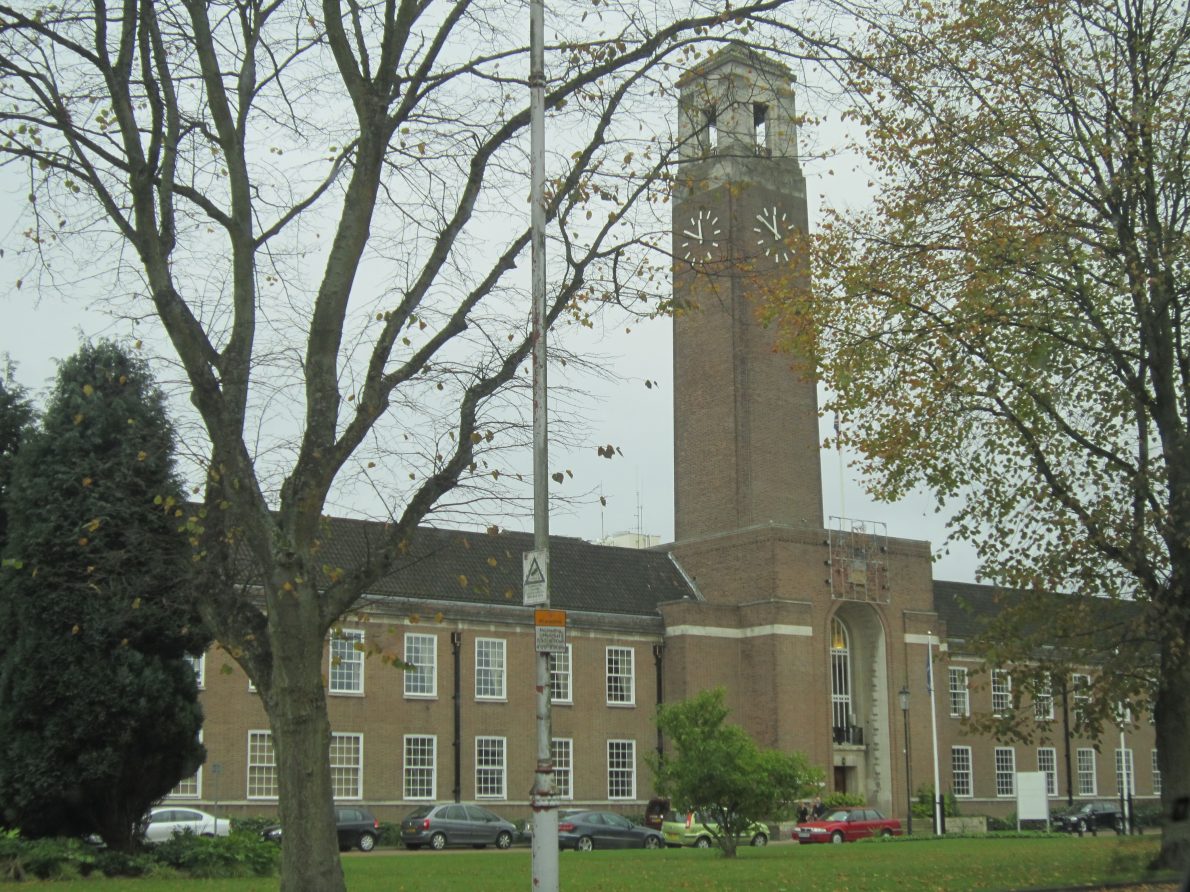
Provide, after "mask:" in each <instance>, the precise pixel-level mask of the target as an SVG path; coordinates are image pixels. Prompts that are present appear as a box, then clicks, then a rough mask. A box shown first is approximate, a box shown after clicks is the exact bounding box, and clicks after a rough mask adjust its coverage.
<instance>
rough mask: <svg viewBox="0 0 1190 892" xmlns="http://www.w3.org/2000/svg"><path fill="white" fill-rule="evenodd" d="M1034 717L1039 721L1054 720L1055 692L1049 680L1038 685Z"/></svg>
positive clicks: (1034, 699) (1035, 695) (1034, 702)
mask: <svg viewBox="0 0 1190 892" xmlns="http://www.w3.org/2000/svg"><path fill="white" fill-rule="evenodd" d="M1033 717H1034V718H1035V719H1037V721H1039V722H1052V721H1053V720H1054V694H1053V690H1052V688H1051V687H1050V683H1049V681H1048V680H1046V681H1045V682H1044V683H1042V684H1040V685H1039V686H1038V688H1037V693H1036V694H1034V696H1033Z"/></svg>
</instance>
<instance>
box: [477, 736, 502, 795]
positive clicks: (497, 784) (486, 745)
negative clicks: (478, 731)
mask: <svg viewBox="0 0 1190 892" xmlns="http://www.w3.org/2000/svg"><path fill="white" fill-rule="evenodd" d="M504 744H505V740H504V738H503V737H476V738H475V798H476V799H505V798H507V792H506V791H507V787H506V786H505V783H504V776H505V773H504Z"/></svg>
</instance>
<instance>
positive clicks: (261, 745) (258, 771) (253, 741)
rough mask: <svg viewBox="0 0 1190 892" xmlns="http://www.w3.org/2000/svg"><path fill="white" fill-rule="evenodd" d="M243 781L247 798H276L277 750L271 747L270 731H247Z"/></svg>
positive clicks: (271, 733) (271, 734) (271, 735)
mask: <svg viewBox="0 0 1190 892" xmlns="http://www.w3.org/2000/svg"><path fill="white" fill-rule="evenodd" d="M245 783H246V789H245V795H246V796H247V798H248V799H269V800H275V799H276V798H277V791H278V787H277V751H276V750H275V749H273V732H272V731H259V730H257V731H249V732H248V773H247V776H246V781H245Z"/></svg>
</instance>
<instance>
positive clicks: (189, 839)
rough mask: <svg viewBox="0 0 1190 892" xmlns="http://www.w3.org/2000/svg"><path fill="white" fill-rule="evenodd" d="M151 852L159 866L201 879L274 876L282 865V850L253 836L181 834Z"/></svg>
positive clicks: (258, 835)
mask: <svg viewBox="0 0 1190 892" xmlns="http://www.w3.org/2000/svg"><path fill="white" fill-rule="evenodd" d="M150 851H151V852H152V855H153V858H154V859H155V860H156V861H158V862H159V863H161V864H164V865H166V866H168V867H172V868H174V869H175V870H178V871H180V872H182V873H185V874H187V875H188V876H192V877H196V878H200V879H226V878H230V877H249V876H258V877H260V876H272V875H273V874H275V873H276V872H277V868H278V866H279V865H280V863H281V855H280V849H279V848H278V847H277V846H275V845H274V844H273V843H271V842H269V841H268V840H266V839H263V838H262V837H261V836H260V834H254V833H232V834H231V835H230V836H195V835H194V834H193V833H179V834H177V835H175V836H173V837H172V838H170V839H168V840H166V841H165V842H162V843H159V844H158V845H155V846H153V847H152V849H151V850H150Z"/></svg>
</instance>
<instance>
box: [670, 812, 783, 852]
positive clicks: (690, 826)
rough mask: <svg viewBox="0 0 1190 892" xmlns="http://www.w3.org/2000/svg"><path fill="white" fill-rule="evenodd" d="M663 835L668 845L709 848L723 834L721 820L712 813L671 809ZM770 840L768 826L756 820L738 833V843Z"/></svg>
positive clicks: (753, 843)
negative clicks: (705, 813)
mask: <svg viewBox="0 0 1190 892" xmlns="http://www.w3.org/2000/svg"><path fill="white" fill-rule="evenodd" d="M661 835H662V836H664V837H665V844H666V845H667V846H671V847H677V846H694V847H695V848H696V849H707V848H710V847H711V846H712V845H714V844H715V842H716V841H717V840H718V838H719V837H720V836H722V835H723V834H722V833H720V832H719V822H718V821H716V820H715V819H714V818H712V817H711V816H710V815H704V814H703V813H702V812H697V811H687V812H680V811H670V812H668V813H666V815H665V822H664V823H663V824H662V825H661ZM768 841H769V830H768V828H767V827H765V826H764V825H763V824H758V823H756V822H755V821H753V822H752V823H751V824H749V825H748V826H747V827H746V828H745V829H744V830H742V831H741V832H740V833H738V834H736V844H737V845H746V844H747V845H754V846H763V845H768Z"/></svg>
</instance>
